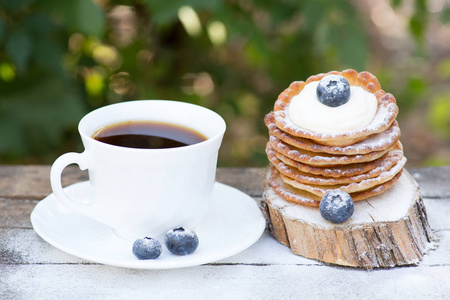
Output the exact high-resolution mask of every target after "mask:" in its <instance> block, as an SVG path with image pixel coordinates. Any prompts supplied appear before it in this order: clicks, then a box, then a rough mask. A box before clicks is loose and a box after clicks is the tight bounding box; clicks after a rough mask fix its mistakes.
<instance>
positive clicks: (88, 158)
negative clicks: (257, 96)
mask: <svg viewBox="0 0 450 300" xmlns="http://www.w3.org/2000/svg"><path fill="white" fill-rule="evenodd" d="M125 121H156V122H165V123H172V124H176V125H181V126H184V127H187V128H190V129H193V130H195V131H197V132H199V133H201V134H203V135H204V136H205V137H206V138H207V139H206V140H205V141H202V142H200V143H196V144H192V145H188V146H184V147H177V148H167V149H138V148H127V147H120V146H115V145H110V144H107V143H103V142H100V141H98V140H96V139H94V138H93V137H92V136H93V134H94V133H95V132H96V131H98V130H99V129H100V128H102V127H105V126H108V125H111V124H115V123H120V122H125ZM225 128H226V125H225V122H224V120H223V119H222V118H221V117H220V116H219V115H218V114H217V113H215V112H213V111H211V110H208V109H206V108H204V107H201V106H197V105H193V104H188V103H184V102H177V101H167V100H140V101H129V102H122V103H118V104H113V105H109V106H105V107H102V108H99V109H97V110H94V111H92V112H91V113H89V114H87V115H86V116H84V117H83V118H82V119H81V121H80V123H79V126H78V130H79V133H80V135H81V139H82V142H83V145H84V147H85V151H84V152H83V153H74V152H70V153H66V154H63V155H62V156H60V157H59V158H58V159H57V160H56V161H55V162H54V164H53V166H52V169H51V174H50V181H51V186H52V189H53V193H54V195H55V196H56V198H57V200H58V201H59V202H60V203H61V204H63V205H64V206H66V207H67V208H69V209H70V210H71V211H73V212H77V213H81V214H84V215H86V216H89V217H91V218H93V219H95V220H97V221H100V222H102V223H104V224H106V225H108V226H110V227H111V228H112V229H114V230H115V232H116V233H117V234H118V235H119V236H121V237H123V238H126V239H129V240H134V239H137V238H143V237H145V236H153V237H156V236H158V235H161V234H163V233H164V232H165V231H167V230H169V229H171V228H174V227H179V226H183V227H186V228H191V227H193V226H195V225H196V224H197V223H198V222H199V221H200V220H201V219H202V217H203V216H204V214H205V213H206V211H207V210H208V208H209V203H210V201H211V198H212V192H213V186H214V182H215V174H216V165H217V156H218V152H219V148H220V145H221V142H222V138H223V135H224V133H225ZM69 164H78V165H79V167H80V169H82V170H85V169H88V172H89V182H90V184H91V191H92V196H91V199H89V201H87V202H86V201H83V200H82V199H70V198H69V197H68V196H67V195H66V194H65V192H64V190H63V188H62V185H61V174H62V171H63V170H64V168H65V167H66V166H68V165H69Z"/></svg>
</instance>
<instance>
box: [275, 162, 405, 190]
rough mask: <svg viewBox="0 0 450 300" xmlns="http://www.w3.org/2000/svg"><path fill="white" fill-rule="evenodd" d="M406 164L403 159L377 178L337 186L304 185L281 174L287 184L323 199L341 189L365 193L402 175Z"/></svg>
mask: <svg viewBox="0 0 450 300" xmlns="http://www.w3.org/2000/svg"><path fill="white" fill-rule="evenodd" d="M405 163H406V158H404V157H403V158H402V159H401V160H400V161H398V162H397V163H396V164H395V165H394V166H393V167H392V168H391V169H389V170H387V171H384V172H382V173H380V174H379V175H378V176H377V177H375V178H368V179H364V180H362V181H360V182H352V183H348V184H335V185H318V184H304V183H301V182H299V181H296V180H295V179H292V178H290V177H287V176H286V175H283V174H281V173H280V176H281V179H282V180H283V181H284V182H285V183H287V184H289V185H291V186H293V187H295V188H297V189H301V190H305V191H307V192H310V193H312V194H315V195H317V196H319V197H323V196H324V195H325V194H326V193H328V192H330V191H331V190H336V189H339V190H341V191H344V192H347V193H349V194H351V193H355V192H360V191H364V190H367V189H370V188H373V187H375V186H377V185H380V184H383V183H385V182H387V181H389V180H391V179H392V178H393V177H394V176H395V175H396V174H398V173H400V172H401V171H402V169H403V166H404V165H405Z"/></svg>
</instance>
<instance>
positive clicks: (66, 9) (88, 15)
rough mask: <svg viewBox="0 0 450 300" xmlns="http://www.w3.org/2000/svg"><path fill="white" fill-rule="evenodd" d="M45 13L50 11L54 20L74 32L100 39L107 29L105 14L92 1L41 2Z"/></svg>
mask: <svg viewBox="0 0 450 300" xmlns="http://www.w3.org/2000/svg"><path fill="white" fill-rule="evenodd" d="M39 4H40V5H41V9H42V10H43V11H50V12H51V14H52V17H53V19H54V20H55V21H56V22H57V23H59V24H61V25H63V26H66V27H67V28H69V30H71V31H73V32H80V33H82V34H84V35H88V36H93V37H96V38H98V39H100V38H101V37H102V36H103V33H104V31H105V27H106V15H105V12H104V11H103V10H102V9H101V8H100V7H99V6H98V5H97V4H95V3H94V2H93V1H92V0H66V1H51V0H40V2H39Z"/></svg>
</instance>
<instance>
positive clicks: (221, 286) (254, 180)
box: [0, 166, 450, 300]
mask: <svg viewBox="0 0 450 300" xmlns="http://www.w3.org/2000/svg"><path fill="white" fill-rule="evenodd" d="M262 171H263V170H262V169H256V168H231V169H223V168H220V169H219V170H218V174H217V180H218V181H220V182H223V183H225V184H228V185H231V186H234V187H236V188H238V189H240V190H242V191H244V192H245V193H247V194H249V195H250V196H252V197H253V198H255V200H256V201H258V199H260V197H261V194H262V179H261V175H260V173H261V172H262ZM409 171H410V173H411V174H412V175H413V176H414V177H415V178H416V179H417V180H418V182H419V185H420V187H421V191H422V194H423V196H424V201H425V205H426V207H427V212H428V217H429V222H430V224H431V227H432V229H433V231H434V232H435V234H436V235H437V236H438V237H439V238H440V241H439V243H438V247H437V248H436V249H435V250H432V251H430V253H429V254H428V255H426V256H425V257H424V259H423V260H422V262H421V263H420V264H419V265H418V266H411V267H402V268H394V269H376V270H372V271H367V270H361V269H351V268H343V267H336V266H329V265H325V264H322V263H320V262H317V261H313V260H309V259H306V258H303V257H299V256H296V255H293V254H292V253H291V251H290V250H289V248H287V247H285V246H283V245H281V244H279V243H278V242H277V241H276V240H275V239H274V238H272V236H271V235H270V233H268V232H267V230H266V232H265V233H264V234H263V236H262V237H261V239H260V240H259V241H258V242H256V243H255V244H254V245H253V246H251V247H250V248H248V249H247V250H245V251H243V252H241V253H239V254H237V255H235V256H232V257H229V258H227V259H224V260H222V261H217V262H214V263H210V264H206V265H201V266H197V267H189V268H182V269H169V270H134V269H125V268H116V267H110V266H105V265H100V264H95V263H91V262H89V261H84V260H81V259H78V258H76V257H74V256H71V255H69V254H66V253H64V252H62V251H59V250H57V249H56V248H54V247H52V246H51V245H49V244H48V243H46V242H45V241H44V240H43V239H41V238H40V237H39V236H38V235H37V234H36V233H35V232H34V230H33V228H32V227H31V223H30V218H29V216H30V213H31V211H32V210H33V208H34V207H35V205H36V204H37V203H38V202H39V201H40V200H41V199H43V198H44V197H45V196H47V195H48V194H49V193H50V192H51V190H50V185H49V180H48V178H49V172H50V168H49V167H48V166H0V299H155V298H163V299H333V300H334V299H450V167H441V168H425V169H413V170H409ZM86 179H87V175H86V173H84V172H81V171H79V170H78V169H77V168H76V167H73V168H72V167H69V168H68V169H66V171H65V173H64V177H63V184H65V185H68V184H70V183H74V182H77V181H83V180H86Z"/></svg>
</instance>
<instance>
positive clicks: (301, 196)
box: [266, 167, 403, 207]
mask: <svg viewBox="0 0 450 300" xmlns="http://www.w3.org/2000/svg"><path fill="white" fill-rule="evenodd" d="M402 171H403V169H401V170H400V172H399V173H397V174H396V175H395V176H394V177H392V178H391V179H390V180H388V181H386V182H384V183H381V184H379V185H376V186H374V187H372V188H369V189H367V190H363V191H360V192H354V193H350V196H351V197H352V199H353V201H362V200H365V199H368V198H370V197H372V196H375V195H379V194H381V193H383V192H384V191H385V190H387V189H388V188H389V187H391V186H392V184H394V183H395V182H396V181H397V180H398V179H399V178H400V176H401V174H402ZM266 180H267V182H268V184H269V186H270V187H271V188H272V189H273V190H274V191H275V192H276V193H277V194H278V195H279V196H280V197H281V198H283V199H284V200H286V201H291V202H294V203H300V204H303V205H306V206H316V207H318V206H319V205H320V200H321V199H322V197H321V196H318V195H315V194H312V193H309V192H307V191H305V190H300V189H297V188H295V187H293V186H291V185H289V184H286V183H285V182H284V181H283V180H282V179H281V177H280V173H279V172H278V171H277V170H276V168H275V167H272V168H271V169H270V170H269V171H268V172H267V175H266Z"/></svg>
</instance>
